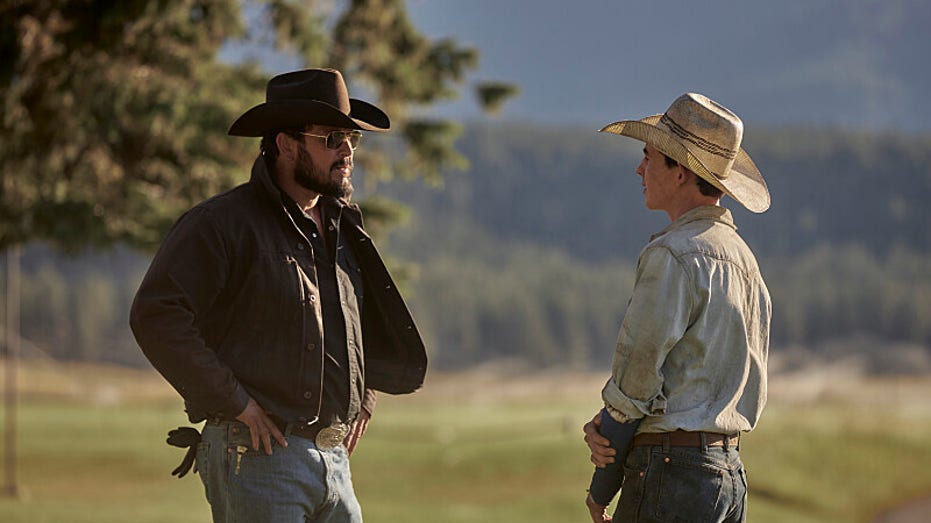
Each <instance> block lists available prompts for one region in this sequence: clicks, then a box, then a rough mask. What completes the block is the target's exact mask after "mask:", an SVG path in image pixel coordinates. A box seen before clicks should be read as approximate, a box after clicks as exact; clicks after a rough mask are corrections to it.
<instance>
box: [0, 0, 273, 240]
mask: <svg viewBox="0 0 931 523" xmlns="http://www.w3.org/2000/svg"><path fill="white" fill-rule="evenodd" d="M235 5H236V3H235V2H223V1H213V2H204V1H194V0H176V1H170V2H158V3H156V2H104V1H99V2H89V1H78V0H72V1H57V2H41V3H28V4H27V3H16V4H15V5H14V6H12V7H10V8H9V9H8V10H7V11H6V12H5V13H4V16H3V18H2V19H3V27H2V28H0V32H4V33H6V32H8V31H9V32H10V33H12V34H15V35H16V40H15V41H13V42H9V41H8V42H6V44H7V47H6V48H5V49H3V51H4V52H3V54H4V55H5V56H11V57H13V59H12V60H11V61H10V62H8V66H9V69H7V70H5V71H4V72H3V74H2V79H3V80H4V81H3V82H2V83H0V97H2V100H3V103H4V119H3V122H2V127H0V139H2V142H3V143H4V147H3V150H2V151H0V158H2V162H0V165H2V171H0V173H2V183H0V201H2V203H3V205H2V208H3V216H2V222H0V223H2V230H0V249H2V248H4V247H6V246H8V245H11V244H15V243H23V242H25V241H28V240H35V239H41V240H49V241H53V242H55V243H57V244H58V245H60V246H62V247H64V248H66V249H77V248H80V247H82V246H86V245H105V244H109V243H112V242H114V241H117V242H126V243H130V244H135V245H153V244H154V243H156V242H157V241H158V240H159V239H160V238H161V236H162V234H163V233H164V231H165V230H166V228H167V226H168V225H169V224H170V223H171V221H173V220H174V219H175V218H176V217H177V214H178V213H179V211H180V210H182V209H185V208H187V207H189V206H190V205H191V204H192V203H194V202H196V201H197V200H199V199H201V198H202V197H203V196H204V195H206V194H209V193H211V192H215V191H217V190H219V189H221V188H223V187H228V186H230V185H231V184H232V183H233V182H234V180H235V175H236V174H237V171H236V167H235V166H236V165H237V164H238V163H239V162H242V161H245V159H246V158H245V156H244V155H243V151H242V150H241V149H240V148H239V147H238V146H239V144H236V143H235V142H233V141H230V140H225V139H223V137H222V133H221V132H218V131H219V130H222V129H224V128H225V127H226V126H227V125H228V123H229V121H231V118H232V117H233V116H234V115H235V111H237V110H240V109H241V107H242V106H243V105H244V104H245V102H244V101H243V100H242V98H241V96H242V95H244V94H246V93H247V92H253V93H254V92H257V91H258V89H259V88H260V83H259V81H260V77H259V75H258V72H257V71H256V70H254V69H251V68H246V67H231V66H227V65H223V64H220V63H219V62H217V61H216V50H217V49H218V48H219V46H220V45H221V44H222V43H223V42H224V41H225V40H226V39H228V38H231V37H234V36H236V35H237V34H239V32H240V31H241V29H242V27H241V24H240V23H239V18H238V16H237V11H236V10H235V9H232V8H231V6H234V7H235ZM250 86H251V88H250ZM237 95H239V96H240V98H238V99H237ZM239 174H241V171H240V172H239Z"/></svg>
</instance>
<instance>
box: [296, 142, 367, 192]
mask: <svg viewBox="0 0 931 523" xmlns="http://www.w3.org/2000/svg"><path fill="white" fill-rule="evenodd" d="M347 164H348V165H352V163H351V160H350V159H349V158H346V159H344V160H340V161H337V162H334V163H333V165H331V166H330V169H329V170H328V171H324V170H322V169H320V168H318V167H317V165H316V164H315V163H314V161H313V158H311V156H310V153H308V152H307V151H306V150H304V148H303V147H299V148H298V150H297V163H295V165H294V181H295V182H297V184H298V185H300V186H301V187H303V188H305V189H308V190H310V191H314V192H315V193H318V194H322V195H324V196H332V197H334V198H345V199H348V198H349V197H350V196H352V190H353V187H352V177H345V178H344V177H343V176H342V175H341V174H339V175H337V176H335V177H334V176H331V175H330V171H332V170H333V169H334V168H337V167H342V166H344V165H347Z"/></svg>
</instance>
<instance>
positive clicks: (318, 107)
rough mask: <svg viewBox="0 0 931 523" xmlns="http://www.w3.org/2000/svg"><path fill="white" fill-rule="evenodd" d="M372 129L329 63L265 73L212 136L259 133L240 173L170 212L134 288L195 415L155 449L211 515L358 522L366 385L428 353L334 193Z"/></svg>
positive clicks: (383, 124) (391, 384)
mask: <svg viewBox="0 0 931 523" xmlns="http://www.w3.org/2000/svg"><path fill="white" fill-rule="evenodd" d="M389 126H390V123H389V119H388V116H387V115H385V113H384V112H382V111H381V110H380V109H378V108H377V107H375V106H374V105H371V104H369V103H366V102H363V101H361V100H356V99H352V98H349V96H348V94H347V90H346V85H345V84H344V82H343V78H342V75H341V74H340V72H339V71H336V70H332V69H309V70H302V71H295V72H291V73H286V74H282V75H279V76H275V77H274V78H272V79H271V80H270V81H269V82H268V87H267V91H266V101H265V103H262V104H259V105H257V106H256V107H253V108H252V109H250V110H248V111H247V112H246V113H245V114H243V115H242V116H240V117H239V119H237V120H236V121H235V122H234V123H233V125H232V127H230V129H229V134H231V135H234V136H254V137H262V142H261V146H260V154H259V156H258V158H257V159H256V160H255V163H254V165H253V166H252V176H251V179H250V180H249V181H248V182H247V183H245V184H243V185H240V186H239V187H236V188H234V189H232V190H230V191H228V192H225V193H223V194H220V195H217V196H215V197H213V198H210V199H208V200H206V201H204V202H202V203H200V204H199V205H197V206H195V207H194V208H193V209H191V210H190V211H188V212H187V213H185V214H184V215H183V216H182V217H181V218H180V219H179V220H178V222H177V223H176V224H175V225H174V227H173V228H172V229H171V231H170V232H169V233H168V236H167V237H166V238H165V240H164V242H163V243H162V245H161V248H160V249H159V251H158V253H157V254H156V256H155V258H154V260H153V261H152V265H151V267H150V268H149V271H148V273H147V274H146V276H145V278H144V280H143V281H142V284H141V286H140V287H139V291H138V293H137V294H136V299H135V301H134V302H133V306H132V312H131V324H132V328H133V332H134V333H135V336H136V339H137V340H138V342H139V345H140V346H141V348H142V350H143V351H144V352H145V354H146V356H147V357H148V358H149V360H150V361H151V362H152V364H153V366H154V367H155V368H156V369H158V371H159V372H160V373H161V374H162V375H163V376H164V377H165V378H166V379H167V380H168V381H169V382H170V383H171V385H172V386H173V387H174V388H175V389H176V390H177V391H178V393H179V394H181V396H182V397H183V398H184V400H185V407H186V410H187V413H188V416H189V418H190V420H191V422H194V423H196V422H200V421H204V420H206V424H205V426H204V428H203V434H202V436H200V435H198V434H197V432H196V430H194V429H187V431H188V432H186V433H184V434H186V435H188V436H189V435H190V433H191V432H193V433H194V435H195V436H194V437H191V438H186V437H181V436H183V435H184V434H180V435H179V432H178V431H172V438H173V439H172V438H170V439H169V443H173V444H178V441H179V440H184V441H181V443H180V444H179V446H181V445H188V446H192V447H196V449H197V450H196V463H197V470H198V471H199V473H200V475H201V479H202V481H203V483H204V486H205V490H206V494H207V500H208V501H209V502H210V506H211V510H212V512H213V518H214V521H248V522H250V523H254V522H294V523H297V522H304V521H318V522H322V521H327V522H344V521H362V515H361V510H360V507H359V504H358V501H357V500H356V497H355V494H354V493H353V488H352V482H351V478H350V473H349V462H348V456H349V454H350V453H351V452H352V450H353V448H354V446H355V444H356V442H357V441H358V438H359V437H360V436H361V435H362V433H363V432H364V431H365V427H366V423H367V420H368V419H369V417H370V416H371V413H372V409H373V408H374V404H375V391H376V390H380V391H384V392H388V393H393V394H400V393H409V392H413V391H415V390H416V389H418V388H419V387H420V386H421V385H422V383H423V379H424V374H425V372H426V363H427V362H426V355H425V351H424V346H423V343H422V341H421V338H420V335H419V334H418V332H417V329H416V328H415V326H414V322H413V319H412V318H411V315H410V313H409V312H408V310H407V307H406V306H405V304H404V301H403V300H402V298H401V296H400V294H399V293H398V291H397V288H396V286H395V285H394V282H393V281H392V279H391V276H390V275H389V274H388V271H387V270H386V268H385V265H384V263H383V262H382V260H381V258H380V257H379V254H378V251H377V250H376V249H375V246H374V245H373V243H372V239H371V238H370V237H369V236H368V235H367V234H366V232H365V230H364V229H363V227H362V215H361V214H360V211H359V207H358V206H356V205H353V204H350V203H349V197H350V195H351V193H352V170H353V153H354V151H355V149H356V147H357V146H358V145H359V141H360V140H361V138H362V131H385V130H387V129H388V128H389ZM179 430H181V429H179ZM186 461H187V463H185V464H182V467H179V469H177V470H176V471H175V472H176V473H180V474H181V475H183V474H184V473H185V472H186V471H187V469H188V468H190V460H186Z"/></svg>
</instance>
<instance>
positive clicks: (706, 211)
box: [650, 205, 737, 241]
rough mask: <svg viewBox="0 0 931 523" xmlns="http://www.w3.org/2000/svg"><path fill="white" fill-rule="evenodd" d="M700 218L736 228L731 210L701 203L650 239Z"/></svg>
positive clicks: (651, 239)
mask: <svg viewBox="0 0 931 523" xmlns="http://www.w3.org/2000/svg"><path fill="white" fill-rule="evenodd" d="M701 220H711V221H716V222H720V223H723V224H725V225H727V226H729V227H732V228H733V229H734V230H735V231H736V230H737V225H736V224H734V217H733V215H731V211H729V210H727V209H725V208H724V207H719V206H717V205H702V206H699V207H696V208H694V209H692V210H690V211H686V212H685V213H684V214H683V215H682V216H679V218H677V219H676V220H675V221H674V222H672V223H670V224H669V225H667V226H666V228H665V229H663V230H661V231H660V232H658V233H656V234H654V235H653V236H650V241H653V240H655V239H657V238H659V237H660V236H662V235H664V234H666V233H668V232H671V231H674V230H676V229H679V228H681V227H683V226H685V225H686V224H688V223H691V222H697V221H701Z"/></svg>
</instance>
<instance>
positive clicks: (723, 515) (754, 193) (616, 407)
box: [583, 93, 772, 523]
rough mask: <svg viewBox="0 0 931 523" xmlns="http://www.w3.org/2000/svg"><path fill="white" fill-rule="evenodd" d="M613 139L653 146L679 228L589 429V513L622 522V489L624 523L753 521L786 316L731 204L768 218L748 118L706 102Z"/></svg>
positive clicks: (649, 268) (654, 176)
mask: <svg viewBox="0 0 931 523" xmlns="http://www.w3.org/2000/svg"><path fill="white" fill-rule="evenodd" d="M602 131H603V132H609V133H614V134H620V135H624V136H629V137H631V138H634V139H637V140H640V141H642V142H644V143H645V146H644V148H643V160H642V161H641V162H640V165H639V166H638V167H637V169H636V172H637V175H639V176H640V179H641V185H642V187H643V193H644V200H645V203H646V206H647V208H649V209H653V210H660V211H664V212H666V213H667V214H668V216H669V219H670V221H671V223H670V224H669V225H668V226H667V227H666V228H665V229H663V230H662V231H661V232H659V233H658V234H655V235H653V237H652V238H651V241H650V243H648V244H647V246H646V247H645V248H644V249H643V251H642V252H641V254H640V259H639V260H638V262H637V274H636V281H635V283H634V289H633V294H632V295H631V298H630V301H629V303H628V306H627V312H626V314H625V316H624V322H623V325H621V330H620V333H619V334H618V340H617V349H616V351H615V353H614V361H613V365H612V372H611V377H610V379H608V381H607V383H606V384H605V386H604V389H603V390H602V399H603V400H604V409H603V410H602V411H601V412H600V413H598V414H597V415H596V416H595V417H594V418H593V419H592V421H590V422H589V423H587V424H586V425H585V427H583V430H584V431H585V441H586V443H588V445H589V447H590V448H591V450H592V456H591V459H592V462H593V463H594V464H595V465H596V466H598V467H605V468H604V469H596V472H595V474H594V475H593V478H592V484H591V489H590V492H589V495H588V496H587V499H586V505H587V506H588V509H589V513H590V515H591V518H592V521H594V522H598V523H601V522H603V521H610V520H611V518H609V517H608V516H607V513H606V507H607V505H608V504H609V502H610V501H611V499H612V498H613V497H614V495H615V494H616V493H617V491H618V489H621V497H620V501H619V502H618V508H617V511H616V512H615V519H616V520H618V521H624V522H628V521H709V522H711V521H717V522H739V521H744V520H745V518H746V494H747V481H746V474H745V473H744V468H743V463H742V462H741V460H740V455H739V454H738V448H737V447H738V441H739V439H738V436H739V434H740V433H741V432H747V431H750V430H752V429H753V428H754V427H755V426H756V423H757V421H758V420H759V417H760V414H761V412H762V410H763V407H764V406H765V404H766V383H767V378H766V362H767V358H768V352H769V320H770V314H771V308H772V307H771V304H770V297H769V292H768V290H767V288H766V284H765V283H764V282H763V278H762V276H761V275H760V270H759V267H758V265H757V261H756V258H755V257H754V255H753V253H752V252H751V251H750V248H749V247H748V246H747V244H746V243H744V241H743V240H742V239H741V238H740V236H739V235H738V234H737V227H736V226H735V225H734V220H733V217H732V216H731V213H730V211H728V210H727V209H725V208H723V207H721V206H720V200H721V198H722V196H724V195H727V196H730V197H731V198H733V199H734V200H736V201H737V202H738V203H740V204H741V205H743V206H744V207H746V208H747V209H748V210H750V211H753V212H763V211H765V210H766V209H767V208H768V207H769V203H770V196H769V190H768V189H767V187H766V183H765V182H764V181H763V177H762V175H761V174H760V172H759V170H758V169H757V168H756V165H754V164H753V161H751V160H750V156H749V155H747V153H746V152H745V151H744V150H743V149H742V148H741V147H740V143H741V140H742V137H743V123H742V122H741V121H740V118H738V117H737V115H735V114H734V113H732V112H731V111H729V110H728V109H726V108H725V107H723V106H721V105H720V104H718V103H716V102H714V101H713V100H710V99H708V98H707V97H705V96H702V95H700V94H694V93H689V94H685V95H682V96H680V97H679V98H678V99H676V100H675V101H674V102H673V103H672V105H670V106H669V109H668V110H667V111H666V113H665V114H662V115H655V116H649V117H646V118H643V119H641V120H627V121H621V122H615V123H613V124H610V125H608V126H606V127H605V128H603V129H602ZM599 429H601V430H599ZM605 436H607V438H606V437H605ZM609 445H610V447H609ZM622 484H623V488H621V486H622Z"/></svg>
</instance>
